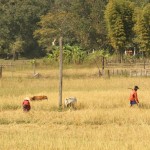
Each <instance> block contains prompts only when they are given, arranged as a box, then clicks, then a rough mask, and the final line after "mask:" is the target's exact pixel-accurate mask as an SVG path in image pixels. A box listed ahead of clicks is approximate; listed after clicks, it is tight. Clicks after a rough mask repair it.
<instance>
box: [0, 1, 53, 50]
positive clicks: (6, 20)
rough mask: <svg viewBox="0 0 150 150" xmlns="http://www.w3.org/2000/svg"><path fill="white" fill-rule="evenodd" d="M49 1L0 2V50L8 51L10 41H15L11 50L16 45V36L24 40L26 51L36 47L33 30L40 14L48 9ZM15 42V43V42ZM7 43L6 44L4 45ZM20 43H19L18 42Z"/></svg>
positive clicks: (10, 44) (10, 45)
mask: <svg viewBox="0 0 150 150" xmlns="http://www.w3.org/2000/svg"><path fill="white" fill-rule="evenodd" d="M50 5H51V1H49V0H43V1H40V0H21V1H20V0H10V1H1V2H0V20H1V22H0V27H1V28H0V35H1V39H0V41H1V40H4V41H5V43H3V45H2V47H1V49H0V52H2V51H6V52H8V51H10V52H11V50H12V49H11V48H12V43H15V44H14V45H15V46H13V50H14V49H15V50H16V48H14V47H16V45H18V42H17V41H18V40H16V39H17V38H18V37H20V38H21V39H22V41H24V45H25V47H24V48H23V49H22V50H23V51H24V52H26V51H27V50H28V49H31V48H32V49H31V50H34V49H36V48H37V43H36V41H35V40H34V39H33V31H34V30H35V29H36V28H37V25H36V23H37V21H39V18H40V16H41V15H42V14H45V12H47V11H48V9H49V8H50ZM16 42H17V43H16ZM6 44H7V45H6ZM19 45H21V44H19Z"/></svg>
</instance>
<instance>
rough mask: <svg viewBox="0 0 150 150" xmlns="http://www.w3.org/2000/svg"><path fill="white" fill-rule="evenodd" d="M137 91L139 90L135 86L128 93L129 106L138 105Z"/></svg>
mask: <svg viewBox="0 0 150 150" xmlns="http://www.w3.org/2000/svg"><path fill="white" fill-rule="evenodd" d="M138 89H139V87H138V86H135V87H134V89H133V90H132V91H131V93H130V97H129V100H130V105H131V106H133V105H135V104H136V105H138V103H139V100H138V95H137V90H138Z"/></svg>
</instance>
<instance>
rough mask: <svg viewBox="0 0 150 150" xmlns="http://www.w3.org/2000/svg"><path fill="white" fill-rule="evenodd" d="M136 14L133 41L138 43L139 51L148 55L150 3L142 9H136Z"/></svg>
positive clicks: (149, 52)
mask: <svg viewBox="0 0 150 150" xmlns="http://www.w3.org/2000/svg"><path fill="white" fill-rule="evenodd" d="M136 14H137V16H136V24H135V27H134V29H135V33H136V37H135V42H136V43H137V44H139V48H140V50H141V51H144V52H145V53H146V55H150V4H147V5H146V6H145V7H144V8H143V9H138V10H137V13H136Z"/></svg>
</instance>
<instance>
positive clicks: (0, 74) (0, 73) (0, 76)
mask: <svg viewBox="0 0 150 150" xmlns="http://www.w3.org/2000/svg"><path fill="white" fill-rule="evenodd" d="M2 68H3V67H2V65H1V66H0V78H2V72H3V69H2Z"/></svg>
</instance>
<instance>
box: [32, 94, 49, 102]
mask: <svg viewBox="0 0 150 150" xmlns="http://www.w3.org/2000/svg"><path fill="white" fill-rule="evenodd" d="M45 99H47V100H48V97H47V96H45V95H42V96H33V97H30V100H31V101H35V100H45Z"/></svg>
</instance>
